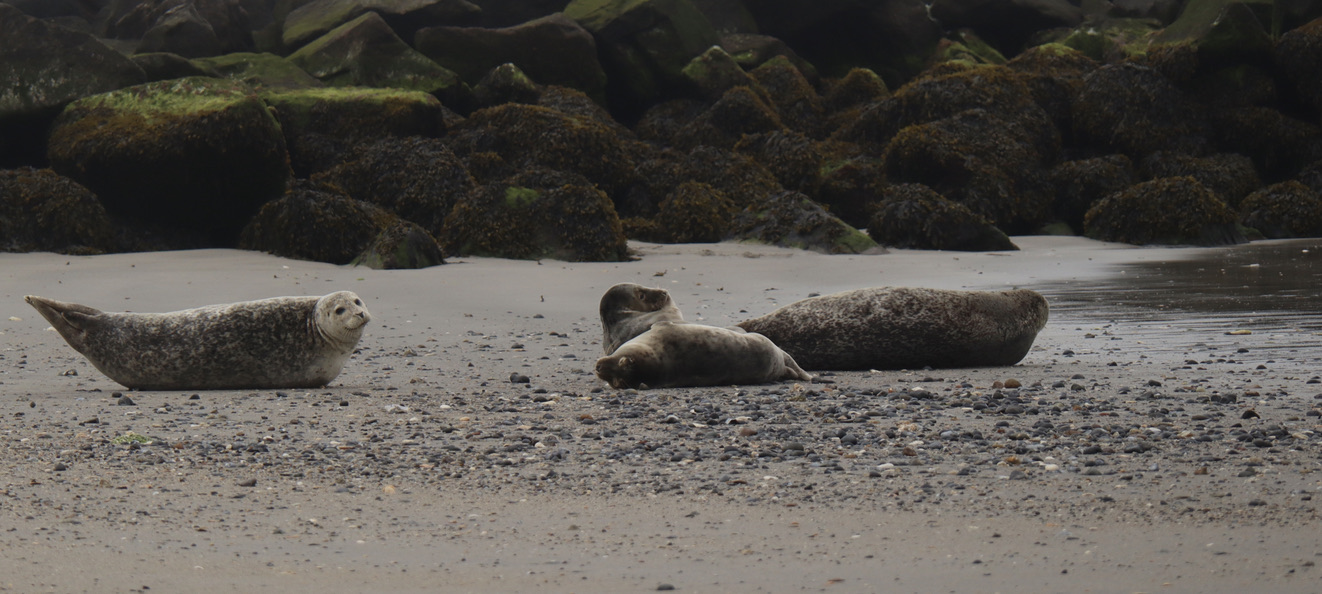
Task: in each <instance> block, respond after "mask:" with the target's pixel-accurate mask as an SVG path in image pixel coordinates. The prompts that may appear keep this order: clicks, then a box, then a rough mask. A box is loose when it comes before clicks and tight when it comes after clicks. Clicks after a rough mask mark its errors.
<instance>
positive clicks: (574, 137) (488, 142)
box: [447, 103, 634, 196]
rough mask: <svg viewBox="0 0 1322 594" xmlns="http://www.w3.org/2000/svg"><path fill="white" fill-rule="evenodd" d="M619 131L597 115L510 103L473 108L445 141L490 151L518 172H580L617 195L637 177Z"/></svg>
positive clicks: (463, 151) (466, 150) (462, 151)
mask: <svg viewBox="0 0 1322 594" xmlns="http://www.w3.org/2000/svg"><path fill="white" fill-rule="evenodd" d="M618 134H619V131H618V130H617V129H616V128H614V127H611V126H608V125H606V124H603V123H602V122H600V121H597V120H596V119H594V118H590V117H581V116H575V115H570V114H567V113H564V112H560V111H557V110H554V109H551V108H548V107H542V106H538V105H523V104H515V103H510V104H505V105H498V106H496V107H490V108H487V109H480V110H478V111H475V112H473V113H472V114H471V115H470V116H469V117H468V119H466V120H464V122H463V123H462V124H460V125H458V126H456V127H455V128H454V130H452V131H451V134H450V135H449V136H448V138H447V142H448V143H449V144H450V146H451V148H453V149H454V151H455V153H456V154H458V155H460V156H461V157H469V156H471V155H473V154H475V153H480V152H492V153H495V154H497V155H499V156H500V157H501V158H502V159H503V160H504V161H505V162H506V163H508V164H509V165H510V166H511V167H513V168H515V170H526V169H530V168H534V167H545V168H547V169H554V170H557V171H566V172H572V173H577V174H579V175H582V176H584V177H586V178H588V179H589V180H591V181H592V183H595V184H597V185H598V186H600V187H601V189H602V190H605V191H606V193H607V194H610V195H612V196H613V195H615V194H616V193H617V192H620V191H622V190H623V189H624V188H626V187H628V186H629V184H630V183H632V182H633V178H634V173H633V169H634V163H633V160H632V159H631V158H630V157H629V153H628V151H627V150H626V149H625V145H624V142H623V141H622V139H621V138H620V137H619V136H618Z"/></svg>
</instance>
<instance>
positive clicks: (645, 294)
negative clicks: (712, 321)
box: [601, 283, 684, 355]
mask: <svg viewBox="0 0 1322 594" xmlns="http://www.w3.org/2000/svg"><path fill="white" fill-rule="evenodd" d="M683 321H684V316H683V315H681V314H680V313H679V308H678V307H676V306H675V302H674V301H671V300H670V293H668V292H666V290H665V289H653V288H650V287H644V286H642V285H635V284H633V283H620V284H618V285H615V286H613V287H611V288H610V289H607V290H606V294H605V295H602V296H601V329H602V338H601V348H602V350H604V351H606V354H607V355H609V354H611V353H614V352H615V349H618V348H620V345H622V344H624V343H626V342H629V340H630V339H632V338H633V337H635V336H638V335H639V334H642V333H644V332H647V329H648V328H651V327H652V324H656V323H658V322H676V323H678V322H683Z"/></svg>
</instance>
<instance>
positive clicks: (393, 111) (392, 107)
mask: <svg viewBox="0 0 1322 594" xmlns="http://www.w3.org/2000/svg"><path fill="white" fill-rule="evenodd" d="M261 97H262V100H263V101H265V102H266V103H267V104H268V105H270V106H272V107H274V108H275V109H276V113H278V114H279V115H280V122H281V123H282V124H284V125H285V126H286V127H292V128H293V129H295V130H299V131H302V130H305V129H307V128H308V127H309V126H311V125H312V124H313V123H314V120H317V119H324V117H323V116H322V115H321V114H324V113H326V112H329V111H337V112H338V113H339V114H340V115H339V116H338V117H336V118H335V119H336V120H338V121H337V122H334V125H336V126H355V125H357V126H363V127H365V128H367V127H371V128H376V129H375V130H364V132H375V134H372V135H375V136H380V135H384V134H388V133H392V132H393V133H400V134H403V133H406V131H407V130H409V129H412V130H414V133H415V134H419V133H424V132H425V131H426V130H427V126H425V125H423V124H424V120H428V119H431V118H433V117H435V116H436V115H439V112H440V109H441V104H440V101H438V100H437V99H436V97H434V96H432V95H430V94H428V93H424V92H422V91H410V90H405V89H374V88H367V87H322V88H317V89H296V90H273V91H269V92H264V93H262V94H261ZM332 106H335V107H336V108H335V109H331V107H332ZM383 120H384V121H385V122H403V121H407V123H402V124H398V126H390V127H389V128H388V129H386V130H381V129H380V128H379V127H378V126H380V125H381V124H383V123H385V122H383ZM397 127H398V129H396V128H397Z"/></svg>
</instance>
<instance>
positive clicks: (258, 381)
mask: <svg viewBox="0 0 1322 594" xmlns="http://www.w3.org/2000/svg"><path fill="white" fill-rule="evenodd" d="M25 301H27V302H28V303H29V304H31V305H32V307H35V308H36V309H37V311H38V312H40V313H41V315H42V317H44V318H46V320H47V321H49V322H50V323H51V325H52V326H54V327H55V330H56V331H58V332H59V333H60V336H63V337H64V339H65V340H66V341H68V343H69V346H72V347H73V348H74V350H76V351H78V352H80V353H82V354H83V356H85V357H87V359H88V360H89V361H91V362H92V365H94V366H96V368H97V369H99V370H101V372H102V373H104V374H106V376H108V377H109V378H110V379H112V380H115V381H116V382H119V383H120V384H123V385H125V386H127V387H129V388H134V389H139V390H223V389H258V388H268V389H270V388H316V387H320V386H324V385H326V384H328V383H330V381H331V380H333V379H335V376H337V375H339V374H340V369H341V368H342V367H344V363H345V361H348V359H349V356H350V355H351V354H353V349H354V346H355V345H357V344H358V339H359V338H361V337H362V335H363V325H364V324H366V323H367V322H368V321H369V320H371V319H372V316H371V315H370V314H369V313H368V312H367V308H366V307H364V306H363V301H362V300H361V299H359V298H358V296H357V295H355V294H353V293H351V292H349V291H340V292H337V293H331V294H329V295H326V296H324V297H275V298H271V299H261V300H258V301H244V302H241V303H231V304H225V305H210V306H206V307H198V308H195V309H186V310H183V311H176V312H171V313H110V312H103V311H100V310H97V309H93V308H91V307H87V306H86V305H78V304H76V303H64V302H61V301H55V300H53V299H46V298H44V297H37V296H35V295H28V296H27V297H26V298H25Z"/></svg>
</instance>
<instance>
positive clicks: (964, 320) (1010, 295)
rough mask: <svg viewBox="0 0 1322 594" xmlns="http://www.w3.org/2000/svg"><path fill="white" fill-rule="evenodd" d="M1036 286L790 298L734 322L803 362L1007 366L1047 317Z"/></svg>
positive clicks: (815, 365) (850, 366) (813, 365)
mask: <svg viewBox="0 0 1322 594" xmlns="http://www.w3.org/2000/svg"><path fill="white" fill-rule="evenodd" d="M1047 313H1048V307H1047V300H1046V299H1045V298H1043V297H1042V295H1041V294H1039V293H1037V292H1036V291H1029V290H1027V289H1018V290H1013V291H950V290H941V289H919V288H904V287H895V288H873V289H858V290H855V291H846V292H843V293H835V294H832V295H823V296H821V297H812V298H810V299H804V300H803V301H798V302H795V303H791V304H789V305H786V306H785V307H782V308H780V309H778V310H776V311H773V312H771V313H769V314H767V315H765V316H762V317H760V318H755V319H752V320H747V321H744V322H740V323H739V324H738V326H739V327H741V328H743V329H745V330H748V331H749V332H757V333H759V334H762V335H764V336H766V337H767V338H770V339H771V340H772V342H775V343H776V345H777V346H779V347H780V348H782V349H785V352H787V353H789V354H790V355H792V356H793V357H794V359H795V360H797V361H798V362H799V363H800V364H802V365H803V367H804V368H806V369H835V370H855V369H921V368H923V367H933V368H948V367H984V366H1000V365H1014V364H1015V363H1018V362H1019V360H1021V359H1023V358H1024V355H1025V354H1027V353H1028V349H1029V348H1030V347H1032V346H1033V340H1034V339H1035V338H1037V333H1038V332H1039V331H1040V330H1042V327H1043V326H1045V325H1046V323H1047Z"/></svg>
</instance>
